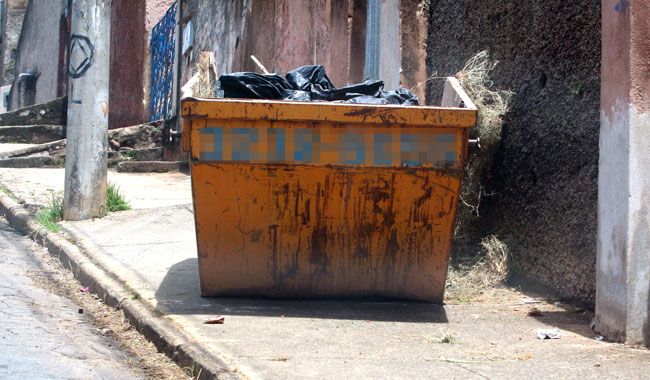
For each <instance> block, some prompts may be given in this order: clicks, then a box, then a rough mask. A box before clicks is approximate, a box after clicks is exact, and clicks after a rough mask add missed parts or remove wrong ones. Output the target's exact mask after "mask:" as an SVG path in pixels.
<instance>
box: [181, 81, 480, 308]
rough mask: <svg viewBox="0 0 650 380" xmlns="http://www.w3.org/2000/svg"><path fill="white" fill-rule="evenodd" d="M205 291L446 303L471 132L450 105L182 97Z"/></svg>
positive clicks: (447, 99)
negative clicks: (446, 283) (397, 104)
mask: <svg viewBox="0 0 650 380" xmlns="http://www.w3.org/2000/svg"><path fill="white" fill-rule="evenodd" d="M181 104H182V119H183V136H182V141H183V148H184V150H185V151H188V152H189V153H190V158H191V171H192V195H193V199H194V216H195V223H196V237H197V248H198V260H199V273H200V280H201V294H202V295H203V296H206V297H211V296H269V297H388V298H400V299H410V300H421V301H430V302H442V299H443V294H444V288H445V280H446V277H447V268H448V262H449V253H450V249H451V239H452V233H453V226H454V220H455V216H456V209H457V204H458V195H459V190H460V184H461V180H462V175H463V164H464V160H465V157H466V154H467V143H468V132H469V129H470V128H472V127H473V126H474V125H475V124H476V117H477V110H476V107H475V106H474V104H473V103H472V102H471V100H470V99H469V98H468V97H467V96H466V95H465V93H464V92H463V90H462V88H461V86H460V85H459V83H458V82H457V80H456V79H454V78H448V79H447V83H446V85H445V94H444V96H443V102H442V105H443V106H442V107H413V106H386V105H362V104H344V103H300V102H286V101H266V100H242V99H194V98H186V99H183V100H182V103H181Z"/></svg>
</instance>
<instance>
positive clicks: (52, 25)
mask: <svg viewBox="0 0 650 380" xmlns="http://www.w3.org/2000/svg"><path fill="white" fill-rule="evenodd" d="M63 7H64V3H63V2H62V1H52V0H31V1H30V2H29V7H28V9H27V12H26V13H25V18H24V21H23V26H22V30H21V33H20V39H19V41H18V45H17V48H16V68H15V71H14V75H15V78H14V80H13V88H12V91H11V103H10V109H16V108H19V107H21V106H24V104H20V98H21V97H20V96H19V91H20V89H19V86H18V85H17V84H18V74H19V73H22V72H24V71H26V70H28V69H30V68H35V69H36V70H37V72H38V73H39V74H40V75H39V77H38V80H37V82H36V94H35V98H34V101H35V104H38V103H44V102H46V101H49V100H53V99H56V98H57V90H58V76H59V64H58V63H59V58H60V57H59V33H60V27H61V25H60V22H61V15H62V13H63V10H64V9H63Z"/></svg>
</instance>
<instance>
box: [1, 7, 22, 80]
mask: <svg viewBox="0 0 650 380" xmlns="http://www.w3.org/2000/svg"><path fill="white" fill-rule="evenodd" d="M3 3H4V6H3V12H4V13H3V15H2V20H3V25H2V59H1V60H0V75H2V84H5V85H7V84H11V83H13V81H14V70H15V61H16V46H17V45H18V39H19V38H20V30H21V29H22V26H23V18H24V17H25V11H26V10H27V0H4V1H3Z"/></svg>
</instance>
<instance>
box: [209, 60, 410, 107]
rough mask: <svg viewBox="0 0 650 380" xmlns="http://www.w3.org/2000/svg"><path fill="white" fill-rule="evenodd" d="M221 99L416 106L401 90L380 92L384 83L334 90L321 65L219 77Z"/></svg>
mask: <svg viewBox="0 0 650 380" xmlns="http://www.w3.org/2000/svg"><path fill="white" fill-rule="evenodd" d="M219 82H220V86H221V90H222V91H223V96H224V97H225V98H246V99H271V100H277V99H283V100H293V101H302V102H310V101H330V102H347V103H362V104H403V105H417V104H418V97H417V96H415V95H414V94H413V93H411V92H410V91H409V90H406V89H404V88H398V89H396V90H394V91H383V88H384V82H382V81H380V80H367V81H365V82H363V83H359V84H353V85H350V86H346V87H341V88H336V87H335V86H334V84H332V81H330V79H329V78H328V77H327V74H326V72H325V68H324V67H323V66H321V65H307V66H302V67H299V68H297V69H295V70H292V71H290V72H289V73H287V75H286V78H283V77H282V76H280V75H278V74H269V75H262V74H257V73H249V72H245V73H233V74H226V75H222V76H221V77H219Z"/></svg>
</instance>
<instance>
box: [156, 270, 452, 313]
mask: <svg viewBox="0 0 650 380" xmlns="http://www.w3.org/2000/svg"><path fill="white" fill-rule="evenodd" d="M156 300H157V301H158V308H159V309H160V310H161V311H163V312H164V313H167V314H172V315H174V314H176V315H191V314H223V315H240V316H260V317H285V318H322V319H348V320H368V321H387V322H411V323H447V322H448V319H447V314H446V311H445V307H444V306H443V305H438V304H430V303H421V302H401V301H399V302H394V301H385V300H382V301H377V300H369V299H291V300H287V299H269V298H203V297H201V291H200V288H199V272H198V260H197V259H196V258H192V259H186V260H183V261H180V262H178V263H176V264H174V265H173V266H172V267H171V268H170V269H169V271H168V272H167V274H166V275H165V278H164V279H163V280H162V282H161V284H160V286H159V287H158V289H157V290H156Z"/></svg>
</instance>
